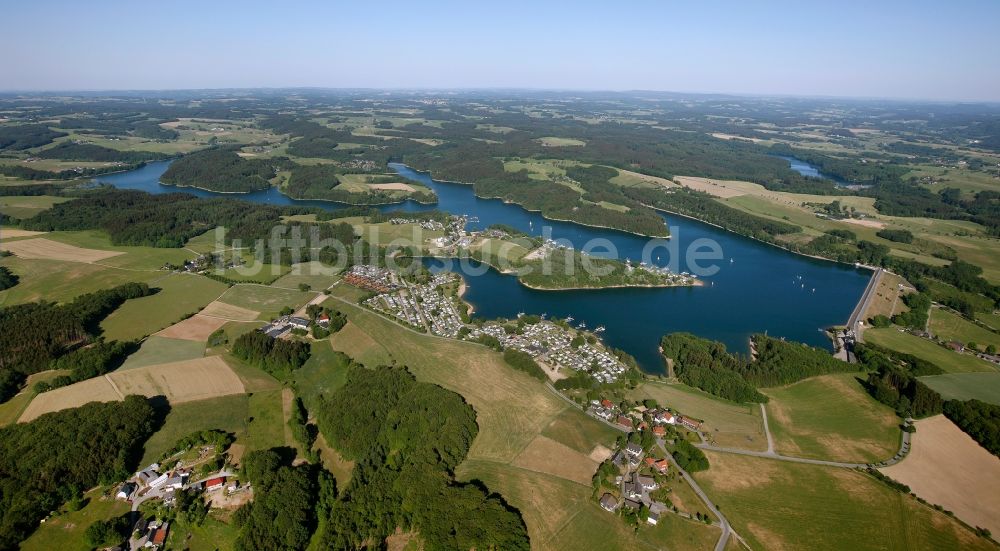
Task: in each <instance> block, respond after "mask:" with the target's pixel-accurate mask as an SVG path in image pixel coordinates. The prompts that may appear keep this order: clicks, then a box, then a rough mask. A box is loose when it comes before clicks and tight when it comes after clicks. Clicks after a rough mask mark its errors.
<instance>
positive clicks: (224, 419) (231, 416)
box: [140, 394, 250, 465]
mask: <svg viewBox="0 0 1000 551" xmlns="http://www.w3.org/2000/svg"><path fill="white" fill-rule="evenodd" d="M249 404H250V400H249V398H247V396H246V395H244V394H236V395H233V396H221V397H219V398H210V399H208V400H199V401H197V402H186V403H183V404H177V405H173V406H171V407H170V412H169V413H168V414H167V417H166V419H165V420H164V423H163V426H162V427H160V430H158V431H156V432H155V433H154V434H153V436H150V437H149V440H147V441H146V446H145V451H144V453H143V456H142V461H141V462H140V465H149V464H150V463H153V462H154V461H157V460H159V459H160V458H161V457H162V456H163V454H164V453H166V452H167V451H168V450H170V449H171V448H173V447H174V444H176V443H177V441H178V440H180V439H181V438H184V437H185V436H187V435H189V434H191V433H193V432H196V431H201V430H208V429H219V430H224V431H227V432H231V433H234V434H236V435H237V437H239V436H240V435H242V434H244V433H245V432H246V428H247V418H248V417H249V412H250V410H249Z"/></svg>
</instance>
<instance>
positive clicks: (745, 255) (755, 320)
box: [95, 161, 871, 373]
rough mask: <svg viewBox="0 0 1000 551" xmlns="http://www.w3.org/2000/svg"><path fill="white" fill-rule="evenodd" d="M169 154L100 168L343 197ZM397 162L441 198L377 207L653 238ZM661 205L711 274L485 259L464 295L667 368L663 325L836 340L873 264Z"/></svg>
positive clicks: (555, 233)
mask: <svg viewBox="0 0 1000 551" xmlns="http://www.w3.org/2000/svg"><path fill="white" fill-rule="evenodd" d="M168 165H169V161H163V162H153V163H149V164H147V165H146V166H144V167H142V168H139V169H137V170H133V171H130V172H123V173H118V174H110V175H106V176H101V177H98V178H96V179H95V180H96V181H98V182H101V183H106V184H110V185H113V186H115V187H118V188H124V189H137V190H141V191H146V192H149V193H174V192H184V193H191V194H194V195H197V196H199V197H228V198H232V199H240V200H244V201H252V202H256V203H265V204H271V205H296V206H310V207H321V208H324V209H328V210H336V209H340V208H343V207H344V205H341V204H338V203H331V202H326V201H310V200H302V201H300V200H295V199H291V198H289V197H287V196H285V195H283V194H281V193H280V192H279V191H278V190H277V189H275V188H270V189H268V190H266V191H259V192H253V193H248V194H239V195H234V194H221V193H214V192H209V191H204V190H198V189H193V188H187V187H176V186H167V185H163V184H161V183H160V182H159V179H160V176H161V175H162V174H163V172H164V171H165V170H166V169H167V166H168ZM390 167H391V168H392V169H393V170H395V171H396V172H398V173H399V174H401V175H403V176H405V177H407V178H410V179H413V180H416V181H419V182H421V183H423V184H426V185H427V186H428V187H430V188H431V189H433V190H434V192H435V193H436V194H437V196H438V203H437V204H435V205H423V204H419V203H415V202H412V201H405V202H402V203H397V204H393V205H383V206H380V207H378V208H379V209H380V210H382V211H394V210H399V211H407V212H415V211H422V210H429V209H439V210H442V211H447V212H449V213H452V214H465V215H468V216H470V217H475V218H476V219H478V221H474V222H470V224H469V228H470V229H480V228H484V227H486V226H489V225H491V224H505V225H507V226H511V227H514V228H516V229H518V230H520V231H523V232H525V233H528V234H531V235H543V231H544V232H546V235H547V236H549V237H551V238H552V239H564V240H567V241H568V242H569V243H572V245H573V247H574V248H577V249H581V248H583V247H584V245H585V244H586V243H587V242H589V241H591V240H593V239H603V240H606V243H610V244H612V245H613V246H614V248H615V249H616V250H617V256H618V257H619V258H620V259H622V260H624V259H626V258H628V259H631V260H632V261H633V262H638V261H639V260H640V259H641V258H642V255H643V248H644V247H645V246H646V245H647V243H649V242H650V239H649V238H646V237H640V236H637V235H633V234H629V233H625V232H620V231H615V230H609V229H603V228H594V227H588V226H583V225H580V224H575V223H571V222H558V221H553V220H546V219H545V218H543V217H542V216H541V214H539V213H537V212H530V211H527V210H525V209H523V208H521V207H519V206H517V205H513V204H509V203H505V202H503V201H501V200H498V199H482V198H478V197H476V196H475V195H474V193H473V188H472V186H471V185H466V184H457V183H449V182H439V181H436V180H433V179H431V178H430V176H429V175H427V174H425V173H421V172H418V171H415V170H412V169H410V168H408V167H406V166H404V165H399V164H392V165H390ZM663 217H664V220H665V222H666V224H667V225H668V226H669V227H670V234H671V238H670V241H671V242H672V243H673V246H675V247H676V250H678V251H680V254H679V255H673V256H678V257H679V258H678V259H674V260H675V262H677V264H674V266H677V271H694V270H692V269H690V267H689V266H688V264H687V261H688V259H687V258H686V256H687V255H686V251H687V250H688V249H689V247H690V246H691V245H692V244H695V245H697V244H698V243H706V241H699V240H710V241H714V242H715V243H717V244H718V246H719V248H720V249H721V251H722V257H723V258H722V259H720V260H709V261H706V260H701V261H699V264H700V265H701V266H710V265H715V266H717V267H718V271H717V272H716V273H715V274H714V275H710V276H704V277H702V278H701V279H702V280H703V281H704V283H705V284H704V285H703V286H700V287H672V288H625V289H599V290H572V291H536V290H532V289H528V288H526V287H524V286H522V285H521V284H520V283H518V281H517V279H516V278H514V277H513V276H509V275H504V274H501V273H499V272H496V271H494V270H492V269H485V268H484V267H482V266H478V268H483V269H475V268H477V266H475V265H474V264H473V265H471V266H472V267H473V270H471V271H472V272H473V273H466V282H467V286H468V290H467V292H466V294H465V299H466V300H467V301H469V302H470V303H471V304H472V305H473V306H474V307H475V315H476V316H479V317H484V318H488V319H492V318H497V317H505V318H513V317H515V316H517V315H518V314H519V313H522V312H523V313H528V314H547V315H548V316H549V317H559V318H565V317H568V316H572V317H573V318H574V320H575V321H574V322H573V323H574V324H579V323H586V325H587V327H588V328H589V329H594V328H596V327H598V326H604V327H605V331H604V332H603V333H602V337H603V339H604V340H605V342H607V344H609V345H611V346H614V347H616V348H620V349H622V350H624V351H626V352H628V353H629V354H631V355H633V356H634V357H635V358H636V360H637V361H638V363H639V365H640V366H641V367H642V368H643V370H645V371H647V372H650V373H663V371H664V363H663V360H662V358H661V356H660V354H659V352H658V347H659V341H660V337H662V336H663V335H664V334H666V333H670V332H675V331H687V332H690V333H694V334H696V335H699V336H702V337H706V338H710V339H714V340H718V341H721V342H723V343H725V344H726V346H727V347H728V348H729V349H730V350H732V351H735V352H739V353H744V354H745V353H747V352H748V349H749V337H750V335H751V334H753V333H765V332H766V333H767V334H769V335H771V336H775V337H784V338H787V339H789V340H795V341H799V342H804V343H807V344H810V345H813V346H820V347H824V348H830V347H831V344H830V342H829V340H828V339H827V337H826V336H825V334H824V333H823V329H824V328H826V327H829V326H831V325H840V324H843V323H845V322H846V321H847V318H848V317H849V316H850V314H851V311H852V310H853V309H854V307H855V305H856V304H857V301H858V299H859V298H860V296H861V294H862V292H863V291H864V288H865V286H866V285H867V283H868V280H869V279H870V277H871V272H870V271H868V270H866V269H859V268H855V267H854V266H846V265H843V264H837V263H834V262H829V261H825V260H819V259H813V258H808V257H804V256H801V255H796V254H793V253H790V252H787V251H785V250H783V249H779V248H777V247H773V246H770V245H766V244H764V243H760V242H758V241H755V240H753V239H749V238H746V237H743V236H740V235H736V234H734V233H731V232H728V231H725V230H722V229H720V228H717V227H714V226H711V225H709V224H705V223H702V222H698V221H696V220H692V219H689V218H684V217H682V216H675V215H670V214H664V215H663ZM545 228H548V229H547V230H546V229H545ZM702 250H706V249H702ZM671 256H672V255H671V254H670V252H669V251H668V250H667V249H666V248H658V249H657V250H656V252H655V253H654V255H653V256H651V260H652V262H653V263H655V264H658V265H662V266H668V265H670V261H671ZM425 264H427V265H428V267H430V268H432V269H442V268H444V269H454V270H457V271H460V272H462V271H463V267H462V265H461V264H462V263H459V262H457V261H452V260H438V259H426V260H425ZM672 267H673V266H672ZM464 271H466V272H469V270H464Z"/></svg>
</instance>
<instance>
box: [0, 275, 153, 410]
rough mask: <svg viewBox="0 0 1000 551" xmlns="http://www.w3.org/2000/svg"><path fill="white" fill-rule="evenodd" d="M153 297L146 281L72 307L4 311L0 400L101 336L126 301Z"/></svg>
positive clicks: (40, 305) (0, 316)
mask: <svg viewBox="0 0 1000 551" xmlns="http://www.w3.org/2000/svg"><path fill="white" fill-rule="evenodd" d="M152 293H153V290H152V289H150V288H149V286H148V285H147V284H145V283H126V284H124V285H119V286H118V287H114V288H112V289H106V290H101V291H96V292H93V293H88V294H85V295H80V296H78V297H77V298H75V299H74V300H73V301H72V302H70V303H68V304H61V305H60V304H54V303H51V302H30V303H26V304H17V305H14V306H8V307H6V308H2V309H0V401H6V400H7V399H8V398H10V397H11V396H13V395H14V394H16V393H17V391H18V389H19V388H20V385H21V383H23V381H24V379H25V378H26V377H27V376H28V375H31V374H32V373H37V372H39V371H42V370H45V369H47V368H49V364H50V362H52V360H55V359H57V358H59V357H60V356H62V355H64V354H66V353H68V352H70V351H71V350H73V349H74V348H75V347H78V346H80V345H83V344H86V343H87V342H88V341H89V340H90V339H92V338H94V337H95V336H96V335H98V334H99V333H100V327H99V324H100V322H101V320H103V319H104V318H105V317H106V316H107V315H108V314H110V313H111V312H113V311H114V310H115V309H116V308H117V307H118V306H120V305H121V304H122V303H124V302H125V301H126V300H129V299H133V298H138V297H144V296H148V295H150V294H152ZM88 354H90V353H83V352H81V355H80V357H81V358H82V357H85V356H87V355H88ZM81 363H85V362H81ZM74 365H75V364H74Z"/></svg>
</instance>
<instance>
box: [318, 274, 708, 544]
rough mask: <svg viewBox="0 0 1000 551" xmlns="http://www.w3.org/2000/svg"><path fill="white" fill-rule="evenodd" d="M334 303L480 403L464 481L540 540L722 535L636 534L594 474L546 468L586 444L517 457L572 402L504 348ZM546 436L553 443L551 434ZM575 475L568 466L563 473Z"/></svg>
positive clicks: (657, 530)
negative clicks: (599, 499) (510, 361)
mask: <svg viewBox="0 0 1000 551" xmlns="http://www.w3.org/2000/svg"><path fill="white" fill-rule="evenodd" d="M338 287H339V286H338ZM334 306H335V307H336V308H338V309H339V310H341V311H344V312H345V313H347V315H348V318H349V319H350V321H351V323H352V324H354V325H355V326H357V328H358V330H359V331H362V332H364V333H366V334H368V336H369V337H370V338H371V339H372V340H373V341H375V342H379V343H385V345H386V347H387V349H388V350H389V352H390V353H391V354H392V355H393V357H398V358H406V366H407V367H408V368H409V369H410V371H411V372H413V373H414V374H415V375H416V377H417V379H418V380H421V381H426V382H431V383H434V384H439V385H441V386H443V387H445V388H448V389H450V390H453V391H455V392H458V393H459V394H461V395H462V396H464V397H465V399H466V400H467V401H468V402H469V404H470V405H472V407H473V408H475V410H476V418H477V422H478V424H479V435H478V436H477V437H476V440H475V441H474V442H473V444H472V449H471V450H470V452H469V456H468V457H467V458H466V460H465V461H464V462H463V463H462V464H461V465H460V466H459V468H458V472H457V475H458V477H459V478H460V479H461V480H472V479H478V480H482V481H483V482H484V483H485V484H486V485H487V486H488V487H489V488H490V489H491V490H493V491H498V492H500V493H501V494H503V496H504V498H505V499H506V500H507V501H508V502H509V503H511V505H513V506H514V507H517V508H518V509H519V510H520V511H521V514H522V515H523V516H524V518H525V522H526V523H527V525H528V532H529V535H530V536H531V538H532V542H533V546H535V547H537V548H540V549H551V548H556V547H559V548H565V547H566V546H567V545H569V546H571V547H572V545H573V544H572V543H567V538H582V536H580V535H579V533H580V531H581V530H585V531H586V533H587V534H589V535H590V536H589V539H587V538H583V539H579V540H578V541H577V540H574V541H576V542H577V543H578V544H580V545H583V546H584V547H593V546H594V545H596V543H597V542H602V543H601V546H605V547H607V548H619V549H625V548H630V547H631V548H635V547H639V548H643V549H656V548H662V547H665V546H668V545H673V544H674V542H680V541H698V542H700V543H699V544H698V545H699V546H701V547H705V546H706V545H707V546H711V542H714V541H715V540H717V539H718V529H717V528H713V527H709V526H705V525H702V524H698V523H688V522H687V521H684V522H678V523H676V525H674V524H672V521H667V522H664V523H663V524H661V526H659V527H642V528H640V530H639V532H638V534H636V533H635V532H633V531H632V530H631V529H628V528H627V527H626V526H625V524H624V523H622V522H621V520H620V519H618V518H617V517H616V516H613V515H609V514H608V513H607V512H605V511H603V510H602V509H601V508H600V507H599V506H598V505H597V503H596V502H595V501H593V500H592V499H591V493H592V489H591V487H590V484H589V479H588V481H587V483H586V484H584V483H577V482H572V481H570V480H567V479H565V478H562V477H560V476H554V475H552V474H549V473H546V472H544V470H545V469H548V467H549V466H551V464H552V463H551V462H552V461H557V460H560V459H561V460H562V461H564V462H567V461H572V460H576V459H579V458H581V457H583V458H584V459H587V461H590V460H589V458H587V457H586V455H585V454H584V453H583V452H582V450H580V449H579V448H586V444H583V443H580V442H577V443H575V444H572V445H573V446H575V447H576V448H577V449H574V447H571V445H570V444H559V443H558V442H556V444H558V445H556V446H552V449H557V450H558V452H557V453H558V455H556V456H555V457H545V458H544V461H542V460H541V459H538V460H537V461H536V459H537V458H534V457H532V458H531V461H528V459H529V458H528V457H527V456H524V457H521V461H517V459H518V457H519V456H521V454H522V452H523V451H524V450H525V449H526V448H528V447H529V445H531V444H532V443H533V442H535V441H536V438H538V436H539V434H540V433H542V432H543V431H544V430H545V429H546V428H547V427H549V426H551V425H552V423H553V422H554V421H555V420H557V419H561V421H562V422H565V421H566V418H565V417H564V416H563V414H564V412H565V411H566V410H567V408H569V407H571V406H569V405H567V404H566V402H564V401H563V400H561V399H560V398H559V397H557V396H556V395H555V394H553V393H552V392H551V391H549V390H547V389H546V387H545V386H544V385H542V384H541V383H540V382H538V381H537V380H536V379H532V378H531V377H529V376H527V375H525V374H523V373H520V372H517V371H514V370H513V369H511V368H509V367H508V366H507V365H506V364H505V363H504V362H503V359H502V358H501V356H500V354H497V353H496V352H493V351H491V350H489V349H487V348H485V347H482V346H479V345H475V344H472V343H468V342H460V341H454V340H450V339H438V338H435V337H432V336H428V335H422V334H419V333H415V332H413V331H410V330H407V329H403V328H401V327H399V326H397V325H395V324H393V323H391V322H389V321H387V320H385V319H383V318H381V317H379V316H378V315H376V314H374V313H372V312H369V311H367V310H363V309H361V308H359V307H357V306H354V305H351V304H348V303H346V302H340V303H339V304H334ZM573 422H577V421H573ZM578 422H579V423H580V425H582V426H583V427H584V428H585V430H586V432H587V433H590V434H598V435H600V438H602V439H603V438H607V436H608V435H606V434H605V433H604V431H603V430H601V429H593V428H589V427H587V426H586V425H587V424H588V423H590V424H597V423H598V421H596V420H590V419H580V420H579V421H578ZM546 440H549V439H546ZM550 441H553V442H554V440H550ZM539 442H542V443H543V444H547V442H545V440H541V441H539ZM598 443H600V441H598V442H594V445H596V444H598ZM536 446H537V444H536ZM567 450H568V451H567ZM562 452H565V455H563V453H562ZM581 461H582V460H581ZM594 465H596V463H594ZM563 468H567V469H568V468H579V467H571V466H569V465H567V466H565V467H563ZM567 473H568V471H561V472H560V474H562V475H563V476H565V475H566V474H567ZM591 473H592V471H591ZM668 525H670V526H673V527H674V530H673V531H672V532H671V531H668V529H667V528H666V527H667V526H668Z"/></svg>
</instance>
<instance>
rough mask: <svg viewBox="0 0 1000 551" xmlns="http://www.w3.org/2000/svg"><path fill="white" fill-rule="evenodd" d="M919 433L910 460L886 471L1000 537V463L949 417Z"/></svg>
mask: <svg viewBox="0 0 1000 551" xmlns="http://www.w3.org/2000/svg"><path fill="white" fill-rule="evenodd" d="M916 427H917V432H915V433H914V434H913V449H912V450H911V451H910V453H909V455H907V456H906V458H905V459H903V460H902V461H900V462H899V463H897V464H896V465H893V466H891V467H886V468H884V469H880V470H881V471H882V472H883V473H885V474H886V475H888V476H889V477H891V478H892V479H893V480H897V481H899V482H902V483H903V484H906V485H907V486H909V487H910V489H911V490H913V492H915V493H916V494H917V495H918V496H920V497H922V498H924V499H926V500H927V501H928V502H929V503H933V504H937V505H941V506H942V507H944V508H945V509H948V510H950V511H952V512H954V513H955V515H956V516H957V517H958V518H959V519H961V520H963V521H965V522H966V523H967V524H969V525H971V526H981V527H983V528H986V529H988V530H990V531H991V532H993V533H994V534H997V533H1000V458H997V457H996V456H995V455H993V454H991V453H990V452H988V451H986V450H985V449H984V448H982V447H981V446H980V445H979V444H978V443H976V441H975V440H973V439H972V437H970V436H969V435H967V434H965V433H964V432H962V429H960V428H958V426H956V425H955V424H954V423H952V422H951V420H949V419H948V418H947V417H945V416H944V415H935V416H934V417H929V418H927V419H921V420H919V421H917V422H916Z"/></svg>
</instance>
